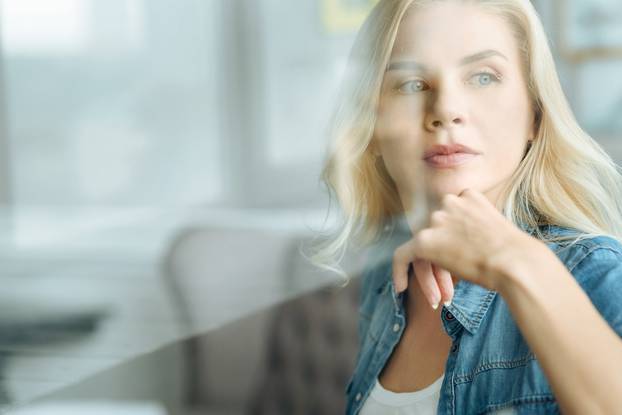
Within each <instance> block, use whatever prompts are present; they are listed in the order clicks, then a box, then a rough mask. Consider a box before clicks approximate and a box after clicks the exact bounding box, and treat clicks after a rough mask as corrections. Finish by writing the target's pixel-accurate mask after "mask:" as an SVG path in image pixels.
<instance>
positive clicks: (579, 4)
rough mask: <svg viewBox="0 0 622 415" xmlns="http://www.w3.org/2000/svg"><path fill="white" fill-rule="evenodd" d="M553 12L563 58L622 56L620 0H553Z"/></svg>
mask: <svg viewBox="0 0 622 415" xmlns="http://www.w3.org/2000/svg"><path fill="white" fill-rule="evenodd" d="M555 15H556V17H557V19H558V25H557V27H558V28H559V31H558V36H559V38H558V42H559V45H558V47H559V50H560V52H561V54H562V55H563V57H564V58H566V59H568V60H569V61H571V62H582V61H586V60H590V59H599V58H622V1H619V0H555Z"/></svg>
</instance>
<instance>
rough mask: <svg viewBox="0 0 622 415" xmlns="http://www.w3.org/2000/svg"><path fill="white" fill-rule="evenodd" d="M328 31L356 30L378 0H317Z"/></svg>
mask: <svg viewBox="0 0 622 415" xmlns="http://www.w3.org/2000/svg"><path fill="white" fill-rule="evenodd" d="M319 1H320V2H321V10H322V23H323V27H324V30H326V31H327V32H328V33H353V32H356V31H357V30H358V29H359V28H360V27H361V25H362V24H363V21H364V20H365V18H366V17H367V15H368V14H369V12H370V11H371V9H372V8H373V7H374V6H375V5H376V3H378V0H319Z"/></svg>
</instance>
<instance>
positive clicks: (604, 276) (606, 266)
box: [572, 247, 622, 337]
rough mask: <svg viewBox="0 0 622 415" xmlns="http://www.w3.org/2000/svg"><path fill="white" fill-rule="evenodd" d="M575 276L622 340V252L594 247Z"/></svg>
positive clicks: (579, 266) (609, 248)
mask: <svg viewBox="0 0 622 415" xmlns="http://www.w3.org/2000/svg"><path fill="white" fill-rule="evenodd" d="M572 273H573V274H574V276H575V278H576V279H577V282H578V283H579V285H580V286H581V288H583V290H584V291H585V292H586V294H587V295H588V297H589V298H590V300H591V301H592V304H594V306H595V307H596V309H597V310H598V312H599V313H600V314H601V315H602V316H603V318H604V319H605V320H606V321H607V323H609V325H610V326H611V328H612V329H613V330H615V332H616V333H618V336H620V337H622V251H620V250H618V249H615V248H613V247H592V249H591V250H588V252H587V254H586V255H585V257H584V258H583V259H582V260H581V261H580V262H579V263H578V264H577V266H576V267H575V268H574V270H573V271H572Z"/></svg>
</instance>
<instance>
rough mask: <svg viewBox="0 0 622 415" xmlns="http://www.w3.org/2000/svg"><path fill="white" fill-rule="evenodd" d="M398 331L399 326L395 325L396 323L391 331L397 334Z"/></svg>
mask: <svg viewBox="0 0 622 415" xmlns="http://www.w3.org/2000/svg"><path fill="white" fill-rule="evenodd" d="M399 330H400V325H399V324H397V323H395V324H394V325H393V331H395V332H397V331H399Z"/></svg>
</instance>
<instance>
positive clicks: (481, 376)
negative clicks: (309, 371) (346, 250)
mask: <svg viewBox="0 0 622 415" xmlns="http://www.w3.org/2000/svg"><path fill="white" fill-rule="evenodd" d="M544 226H545V227H546V228H545V229H543V231H545V232H552V233H555V234H561V233H565V232H571V231H572V230H570V229H569V228H562V227H558V226H553V225H544ZM394 234H397V238H394V239H393V240H392V242H387V243H384V244H383V245H382V246H383V247H382V248H381V249H378V250H375V252H376V255H375V256H376V257H378V254H379V255H380V256H379V257H380V258H381V260H379V261H376V262H375V263H376V264H377V265H375V266H371V267H367V268H366V269H365V271H364V272H363V275H362V277H361V278H362V281H361V293H360V305H359V316H358V331H359V350H358V355H357V358H356V367H355V369H354V374H353V375H352V377H351V379H350V382H349V383H348V385H347V387H346V398H347V406H346V414H347V415H350V414H357V413H358V412H359V411H360V409H361V407H362V406H363V403H364V402H365V400H366V399H367V397H368V396H369V394H370V392H371V390H372V388H373V386H374V383H375V380H376V378H377V377H378V375H379V374H380V372H381V370H382V368H383V367H384V366H385V363H386V362H387V360H388V359H389V357H390V356H391V353H392V351H393V349H394V347H395V346H396V345H397V343H398V341H399V339H400V337H401V335H402V333H403V331H404V326H405V323H406V318H405V308H404V304H403V296H404V294H403V293H400V294H398V295H396V293H395V289H394V286H393V282H392V278H391V274H392V272H391V271H392V270H391V262H392V252H393V250H394V249H395V247H397V246H398V245H399V244H401V243H403V242H404V241H406V240H408V239H409V238H410V237H412V236H411V235H410V232H405V231H404V230H403V229H402V230H401V231H400V230H398V232H396V233H394ZM547 245H548V247H549V248H550V249H552V250H553V251H554V252H555V253H556V255H557V257H558V258H559V259H560V260H561V261H562V262H563V263H564V264H565V266H566V268H567V269H568V270H569V271H570V272H571V274H572V275H573V277H574V278H575V280H576V281H577V282H578V283H579V285H580V286H581V288H582V289H583V290H584V291H585V292H586V293H587V295H588V297H589V298H590V300H591V301H592V303H593V304H594V306H595V307H596V309H597V310H598V312H599V313H600V314H601V315H602V316H603V318H604V319H605V320H606V321H607V322H608V323H609V325H610V326H611V327H612V329H613V330H615V331H616V332H617V333H618V335H620V336H622V245H621V244H620V243H619V242H617V241H616V240H615V239H613V238H611V237H608V236H597V237H591V238H588V239H584V240H581V241H579V242H575V243H570V242H560V243H554V242H549V243H547ZM541 277H542V278H546V270H542V275H541ZM552 295H554V293H552ZM441 305H442V304H441ZM442 307H443V308H442V310H441V319H442V324H443V326H444V329H445V331H446V332H447V334H448V335H449V336H450V337H451V339H452V346H451V349H450V352H449V355H448V358H447V361H446V364H445V378H444V379H443V383H442V386H441V391H440V399H439V403H438V412H437V413H438V414H443V415H449V414H452V415H454V414H493V413H499V414H555V413H560V409H559V406H558V403H557V401H556V399H555V396H554V395H553V393H552V391H551V387H550V385H549V383H548V381H547V379H546V377H545V375H544V372H543V370H542V368H541V366H540V364H539V362H538V359H537V358H536V356H535V355H534V353H533V352H532V351H531V350H530V348H529V346H528V344H527V342H526V341H525V339H524V338H523V336H522V334H521V332H520V330H519V328H518V326H517V324H516V322H515V321H514V319H513V317H512V314H511V313H510V311H509V308H508V305H507V303H506V302H505V300H504V299H503V297H502V296H501V295H499V294H498V293H497V292H495V291H491V290H488V289H486V288H483V287H481V286H479V285H476V284H473V283H470V282H469V281H466V280H459V281H458V282H457V283H456V286H455V287H454V297H453V300H452V303H451V305H450V306H449V307H445V306H442ZM559 312H560V313H563V312H564V310H559ZM580 339H581V333H577V341H580ZM568 363H569V364H572V362H568ZM577 393H580V391H577ZM586 399H589V396H586Z"/></svg>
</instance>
